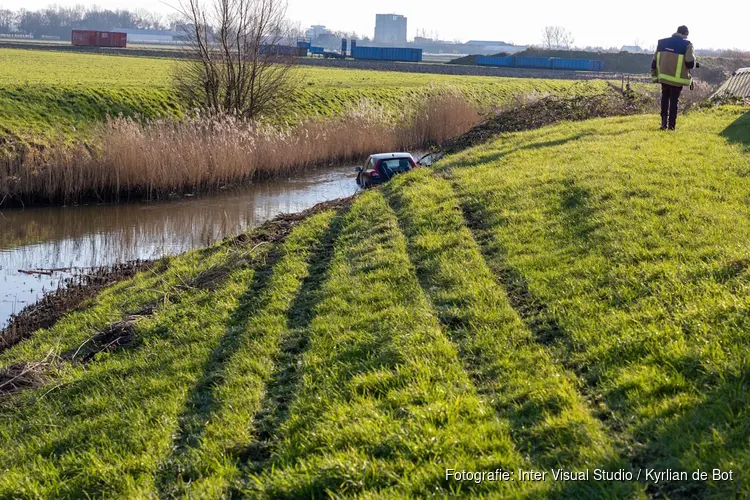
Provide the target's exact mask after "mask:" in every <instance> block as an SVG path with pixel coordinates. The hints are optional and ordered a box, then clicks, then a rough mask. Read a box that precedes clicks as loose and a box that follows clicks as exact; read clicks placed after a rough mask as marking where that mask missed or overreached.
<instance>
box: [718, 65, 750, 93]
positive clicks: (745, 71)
mask: <svg viewBox="0 0 750 500" xmlns="http://www.w3.org/2000/svg"><path fill="white" fill-rule="evenodd" d="M722 94H730V95H736V96H739V97H744V98H746V99H750V68H742V69H738V70H737V71H735V73H734V74H733V75H732V76H730V77H729V79H728V80H727V81H726V82H724V84H723V85H722V86H721V87H719V90H717V91H716V94H714V95H722Z"/></svg>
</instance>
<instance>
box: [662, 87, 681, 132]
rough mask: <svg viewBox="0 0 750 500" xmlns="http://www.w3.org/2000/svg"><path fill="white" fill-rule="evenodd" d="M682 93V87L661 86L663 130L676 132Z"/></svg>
mask: <svg viewBox="0 0 750 500" xmlns="http://www.w3.org/2000/svg"><path fill="white" fill-rule="evenodd" d="M681 93H682V87H675V86H674V85H667V84H666V83H662V84H661V128H667V127H669V129H671V130H674V128H675V125H677V103H678V102H679V100H680V94H681Z"/></svg>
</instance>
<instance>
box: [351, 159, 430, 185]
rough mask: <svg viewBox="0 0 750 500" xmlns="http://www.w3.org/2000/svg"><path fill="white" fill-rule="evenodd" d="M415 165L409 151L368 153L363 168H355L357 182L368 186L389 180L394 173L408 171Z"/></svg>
mask: <svg viewBox="0 0 750 500" xmlns="http://www.w3.org/2000/svg"><path fill="white" fill-rule="evenodd" d="M416 166H417V162H415V161H414V158H413V157H412V155H411V154H409V153H381V154H377V155H370V157H369V158H367V161H366V162H365V166H364V167H363V168H357V184H359V186H360V187H362V188H369V187H371V186H374V185H376V184H382V183H384V182H386V181H389V180H390V179H391V178H392V177H393V176H394V175H396V174H402V173H404V172H408V171H409V170H411V169H412V168H414V167H416Z"/></svg>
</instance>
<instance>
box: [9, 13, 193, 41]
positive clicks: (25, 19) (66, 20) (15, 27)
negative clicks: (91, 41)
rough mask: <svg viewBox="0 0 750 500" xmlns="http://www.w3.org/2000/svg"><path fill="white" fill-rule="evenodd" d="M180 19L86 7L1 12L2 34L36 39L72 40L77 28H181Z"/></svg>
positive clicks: (174, 16) (103, 29) (104, 29)
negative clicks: (71, 34)
mask: <svg viewBox="0 0 750 500" xmlns="http://www.w3.org/2000/svg"><path fill="white" fill-rule="evenodd" d="M179 24H180V16H178V15H177V14H173V15H169V16H161V15H159V14H154V13H153V12H148V11H145V10H135V11H130V10H110V9H101V8H98V7H92V8H85V7H83V6H80V5H79V6H75V7H61V6H50V7H47V8H45V9H40V10H25V9H21V10H19V11H12V10H8V9H0V34H10V33H22V34H26V35H31V36H32V37H34V38H42V37H60V38H61V39H68V38H70V32H71V30H74V29H90V30H100V31H110V30H113V29H117V28H122V29H154V30H166V29H172V30H175V29H177V27H178V25H179Z"/></svg>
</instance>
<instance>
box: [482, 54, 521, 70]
mask: <svg viewBox="0 0 750 500" xmlns="http://www.w3.org/2000/svg"><path fill="white" fill-rule="evenodd" d="M513 59H514V58H513V56H508V57H485V56H478V57H477V64H478V65H480V66H500V67H504V68H512V67H513V66H515V61H514V60H513Z"/></svg>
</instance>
